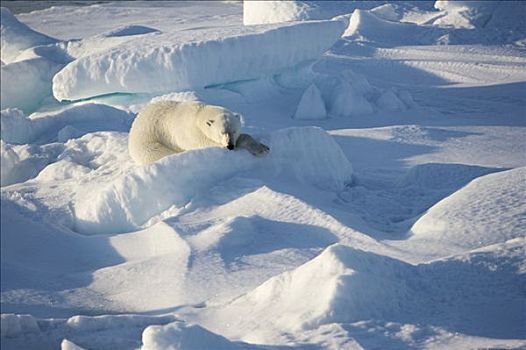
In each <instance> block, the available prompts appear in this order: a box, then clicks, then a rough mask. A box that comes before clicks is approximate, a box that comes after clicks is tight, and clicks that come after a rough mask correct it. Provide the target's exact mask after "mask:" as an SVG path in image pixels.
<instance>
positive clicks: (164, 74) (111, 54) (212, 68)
mask: <svg viewBox="0 0 526 350" xmlns="http://www.w3.org/2000/svg"><path fill="white" fill-rule="evenodd" d="M346 26H347V20H346V19H340V20H334V21H317V22H308V23H297V24H291V25H287V26H283V27H278V28H274V29H270V30H267V31H264V32H261V33H255V34H247V35H241V36H235V37H227V38H224V39H221V40H210V41H203V42H193V43H185V44H179V45H177V44H174V45H169V44H166V45H164V46H156V45H148V44H144V45H139V46H124V47H116V48H114V49H111V50H109V51H105V52H102V53H97V54H93V55H90V56H86V57H81V58H79V59H77V60H75V61H73V62H71V63H70V64H68V65H67V66H66V67H64V68H63V69H62V70H61V71H60V72H59V73H57V74H56V75H55V77H54V78H53V94H54V96H55V97H56V98H57V99H58V100H78V99H82V98H88V97H92V96H98V95H104V94H110V93H115V92H128V93H140V92H147V93H161V92H173V91H182V90H192V89H197V88H202V87H206V86H209V85H214V84H219V83H226V82H232V81H238V80H244V79H255V78H260V77H263V76H266V75H270V74H273V73H278V72H279V71H280V70H283V69H285V68H287V67H290V66H294V65H296V64H299V63H301V62H304V61H309V60H314V59H317V58H318V57H320V56H321V54H323V53H324V52H325V51H326V50H327V49H328V48H330V47H331V46H332V45H333V44H334V42H336V40H338V39H339V38H340V37H341V34H342V33H343V31H344V30H345V27H346Z"/></svg>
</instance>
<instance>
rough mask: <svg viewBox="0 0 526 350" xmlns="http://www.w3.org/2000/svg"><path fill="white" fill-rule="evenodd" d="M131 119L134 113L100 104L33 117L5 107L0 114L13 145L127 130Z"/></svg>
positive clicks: (5, 137)
mask: <svg viewBox="0 0 526 350" xmlns="http://www.w3.org/2000/svg"><path fill="white" fill-rule="evenodd" d="M132 120H133V115H132V114H131V113H128V112H125V111H123V110H121V109H117V108H114V107H110V106H108V105H104V104H97V103H86V104H81V105H77V106H73V107H69V108H66V109H62V110H59V111H57V112H39V113H33V114H31V115H30V116H25V115H24V113H22V112H21V111H20V110H17V109H6V110H3V111H2V112H1V115H0V122H1V132H2V134H1V138H2V140H3V141H5V142H8V143H14V144H25V143H43V142H51V141H56V140H59V141H61V142H64V141H67V140H68V139H69V138H76V137H80V136H82V135H84V134H86V133H89V132H93V131H98V130H116V131H128V130H129V128H130V125H131V122H132Z"/></svg>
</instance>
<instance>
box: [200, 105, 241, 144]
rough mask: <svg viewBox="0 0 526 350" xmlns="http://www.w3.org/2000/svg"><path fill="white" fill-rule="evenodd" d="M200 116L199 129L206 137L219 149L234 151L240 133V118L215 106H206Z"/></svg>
mask: <svg viewBox="0 0 526 350" xmlns="http://www.w3.org/2000/svg"><path fill="white" fill-rule="evenodd" d="M200 114H201V116H200V117H201V118H199V119H200V121H199V128H200V129H201V131H202V132H203V133H204V134H205V135H206V137H208V138H209V139H211V140H212V141H214V142H216V143H218V144H219V145H221V147H226V148H228V149H229V150H232V149H234V147H235V146H236V141H237V139H238V137H239V134H240V132H241V116H240V115H239V114H237V113H234V112H231V111H229V110H228V109H225V108H222V107H217V106H206V107H205V110H204V111H201V113H200Z"/></svg>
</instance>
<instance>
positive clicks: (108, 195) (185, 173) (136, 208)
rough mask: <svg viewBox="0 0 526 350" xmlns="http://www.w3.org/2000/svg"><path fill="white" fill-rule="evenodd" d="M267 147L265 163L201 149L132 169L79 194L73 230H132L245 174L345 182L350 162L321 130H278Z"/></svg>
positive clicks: (332, 184) (331, 184)
mask: <svg viewBox="0 0 526 350" xmlns="http://www.w3.org/2000/svg"><path fill="white" fill-rule="evenodd" d="M270 148H271V154H270V155H269V156H268V157H267V158H265V159H258V158H254V157H252V156H251V155H250V154H248V153H247V152H244V151H239V152H228V151H226V150H223V149H205V150H195V151H189V152H184V153H181V154H178V155H175V156H170V157H166V158H164V159H162V160H160V161H159V162H157V163H155V164H152V165H147V166H142V167H139V166H137V167H136V168H134V169H132V170H131V172H130V173H128V174H125V175H124V176H122V177H120V178H118V179H115V180H114V181H113V182H112V183H111V184H110V185H108V186H104V187H102V188H95V189H89V190H86V194H85V195H82V194H81V195H79V199H78V201H77V203H76V204H75V215H76V229H77V230H79V231H80V232H84V233H108V232H123V231H129V230H133V229H135V228H137V227H138V226H140V225H142V224H144V223H145V222H146V221H147V220H148V219H150V218H151V217H152V216H154V215H156V214H159V213H161V212H162V211H163V210H165V209H167V208H169V207H170V206H171V205H175V206H178V207H180V206H182V205H184V204H185V203H187V202H188V201H189V200H190V199H191V198H192V197H193V196H194V195H195V194H196V193H198V192H200V191H203V190H204V189H206V188H209V187H210V186H211V185H212V184H213V183H217V182H218V181H222V180H225V179H227V178H230V177H232V176H234V175H236V174H239V173H242V172H246V171H257V172H260V173H267V174H270V175H271V176H289V177H292V178H294V179H296V181H300V182H305V183H310V184H314V185H318V186H319V187H321V188H326V189H330V190H340V189H342V188H343V186H345V184H346V183H349V182H350V181H351V176H352V167H351V164H350V163H349V161H348V160H347V159H346V158H345V156H344V155H343V153H342V151H341V149H340V148H339V147H338V145H337V144H336V143H335V142H334V140H333V139H332V138H331V137H330V136H329V135H328V134H327V133H326V132H325V131H323V130H321V129H318V128H293V129H285V130H280V131H278V132H275V133H274V134H272V135H271V138H270ZM227 165H228V166H227ZM173 174H177V177H176V178H174V176H173ZM197 179H199V180H197Z"/></svg>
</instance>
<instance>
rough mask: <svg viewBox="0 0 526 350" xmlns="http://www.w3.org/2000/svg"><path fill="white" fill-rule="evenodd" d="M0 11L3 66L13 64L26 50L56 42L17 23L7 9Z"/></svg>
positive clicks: (3, 8)
mask: <svg viewBox="0 0 526 350" xmlns="http://www.w3.org/2000/svg"><path fill="white" fill-rule="evenodd" d="M1 11H2V12H1V42H2V47H1V52H2V56H1V59H2V62H4V63H5V64H8V63H11V62H13V61H14V60H15V58H16V57H17V56H18V55H19V54H20V52H22V51H23V50H25V49H27V48H30V47H34V46H39V45H46V44H52V43H55V42H57V40H56V39H54V38H51V37H49V36H47V35H45V34H42V33H39V32H37V31H34V30H33V29H31V28H29V27H28V26H27V25H25V24H24V23H21V22H20V21H18V19H16V17H15V16H13V15H12V14H11V12H9V10H8V9H7V8H5V7H2V8H1Z"/></svg>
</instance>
